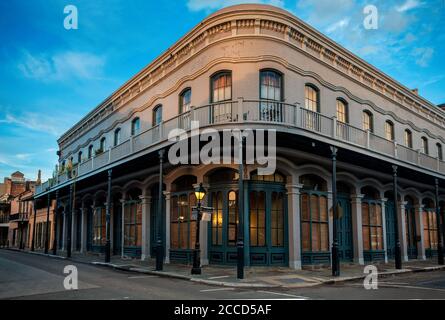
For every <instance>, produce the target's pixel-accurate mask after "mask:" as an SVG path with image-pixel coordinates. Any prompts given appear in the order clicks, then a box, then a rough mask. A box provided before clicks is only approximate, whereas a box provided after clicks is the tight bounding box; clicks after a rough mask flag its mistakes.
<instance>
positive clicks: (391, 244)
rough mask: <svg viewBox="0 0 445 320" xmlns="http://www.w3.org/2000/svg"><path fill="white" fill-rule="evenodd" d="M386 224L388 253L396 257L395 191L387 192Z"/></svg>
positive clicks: (392, 257) (389, 255) (389, 256)
mask: <svg viewBox="0 0 445 320" xmlns="http://www.w3.org/2000/svg"><path fill="white" fill-rule="evenodd" d="M384 196H385V198H386V199H387V200H386V203H385V226H386V254H387V256H388V258H389V259H394V257H395V251H396V230H395V228H396V226H395V224H396V219H395V213H394V193H393V192H392V191H387V192H385V195H384Z"/></svg>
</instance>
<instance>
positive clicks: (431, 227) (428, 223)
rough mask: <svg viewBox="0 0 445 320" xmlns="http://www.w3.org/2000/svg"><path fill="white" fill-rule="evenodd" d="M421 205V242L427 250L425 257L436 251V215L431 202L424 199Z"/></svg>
mask: <svg viewBox="0 0 445 320" xmlns="http://www.w3.org/2000/svg"><path fill="white" fill-rule="evenodd" d="M422 204H423V212H422V221H423V241H424V245H425V249H426V250H427V252H426V254H427V256H431V255H432V252H431V251H432V250H437V243H438V241H437V221H436V218H437V215H436V210H435V205H434V201H433V200H431V199H428V198H427V199H424V200H423V201H422Z"/></svg>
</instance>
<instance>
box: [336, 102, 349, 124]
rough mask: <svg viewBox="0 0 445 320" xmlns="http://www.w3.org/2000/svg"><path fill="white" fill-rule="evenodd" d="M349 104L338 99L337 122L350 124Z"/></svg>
mask: <svg viewBox="0 0 445 320" xmlns="http://www.w3.org/2000/svg"><path fill="white" fill-rule="evenodd" d="M347 112H348V111H347V104H346V102H344V101H343V100H340V99H337V120H338V121H340V122H343V123H347V122H348V113H347Z"/></svg>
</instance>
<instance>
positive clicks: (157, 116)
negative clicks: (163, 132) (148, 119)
mask: <svg viewBox="0 0 445 320" xmlns="http://www.w3.org/2000/svg"><path fill="white" fill-rule="evenodd" d="M161 122H162V105H158V106H157V107H156V108H154V110H153V126H154V127H155V126H157V125H159V124H160V123H161Z"/></svg>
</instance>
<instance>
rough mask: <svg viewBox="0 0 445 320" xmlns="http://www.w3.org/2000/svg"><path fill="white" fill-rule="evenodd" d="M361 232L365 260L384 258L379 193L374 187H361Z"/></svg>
mask: <svg viewBox="0 0 445 320" xmlns="http://www.w3.org/2000/svg"><path fill="white" fill-rule="evenodd" d="M361 193H362V194H363V195H364V197H363V199H362V234H363V257H364V259H365V261H381V260H385V250H384V245H383V216H382V203H381V200H380V193H379V192H378V190H377V189H376V188H374V187H371V186H368V187H363V188H362V190H361Z"/></svg>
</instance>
